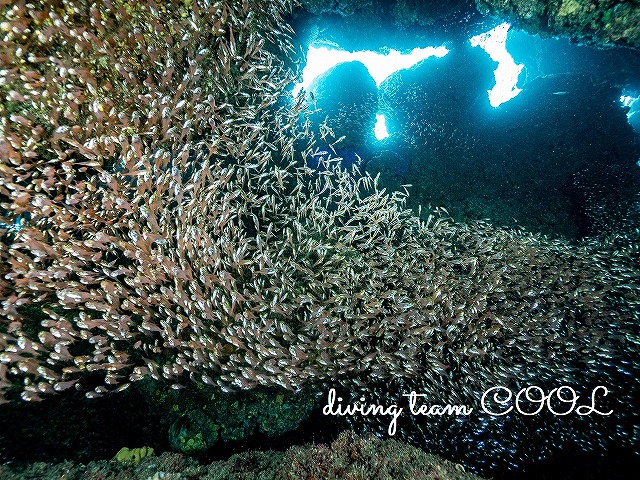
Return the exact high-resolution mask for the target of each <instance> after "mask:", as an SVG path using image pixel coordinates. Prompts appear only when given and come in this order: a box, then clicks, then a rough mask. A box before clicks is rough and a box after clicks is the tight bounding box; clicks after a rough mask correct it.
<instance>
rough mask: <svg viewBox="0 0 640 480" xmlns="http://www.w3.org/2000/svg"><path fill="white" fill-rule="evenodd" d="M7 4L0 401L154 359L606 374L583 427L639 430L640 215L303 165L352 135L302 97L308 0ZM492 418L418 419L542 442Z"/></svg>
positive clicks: (607, 431) (554, 379)
mask: <svg viewBox="0 0 640 480" xmlns="http://www.w3.org/2000/svg"><path fill="white" fill-rule="evenodd" d="M0 8H2V10H1V12H2V16H3V18H4V19H5V20H4V21H3V22H2V29H3V31H4V36H3V38H2V42H3V43H2V50H1V51H0V54H1V57H0V59H1V61H2V69H1V70H0V72H1V75H2V78H1V81H0V96H1V98H3V99H4V101H3V102H2V104H1V105H0V129H1V130H0V132H1V134H2V136H1V137H0V155H1V157H0V158H1V159H2V163H1V164H0V167H1V169H0V222H1V223H2V225H3V226H2V229H1V230H0V235H2V237H1V239H0V402H2V403H4V402H7V401H15V400H18V399H22V400H24V401H27V402H36V401H40V400H43V399H45V398H46V397H47V396H48V395H54V394H64V393H65V392H66V393H68V392H67V391H68V390H77V391H82V392H86V393H85V395H86V396H87V397H88V398H90V399H91V398H97V397H102V396H105V395H108V394H111V393H116V392H120V391H122V390H124V389H126V388H128V387H129V386H130V384H131V383H133V382H138V381H140V380H142V379H144V378H151V379H154V380H157V381H166V382H168V383H169V384H170V385H171V387H172V388H175V389H183V388H197V385H198V384H205V385H210V386H217V387H219V388H220V389H221V390H222V391H223V392H227V393H228V392H232V391H234V392H242V391H243V390H249V389H252V388H254V387H257V386H266V387H274V388H276V387H281V388H285V389H288V390H291V391H293V392H296V393H297V392H300V391H301V390H302V389H307V388H308V389H321V388H325V387H326V386H328V385H330V384H333V383H335V384H337V385H340V386H341V387H342V388H344V389H346V390H350V391H354V392H363V394H365V395H368V393H367V392H369V393H372V394H375V395H377V396H378V398H379V399H380V400H381V401H382V400H383V399H384V396H385V395H387V394H388V393H389V390H388V388H391V389H395V388H396V387H397V389H398V391H405V392H406V391H407V390H411V389H416V390H420V391H421V392H423V393H425V394H429V395H431V396H432V397H433V398H439V399H441V401H442V402H445V401H446V402H455V403H460V404H464V403H473V402H475V401H477V397H478V395H479V394H480V393H481V392H482V391H484V390H486V389H487V388H489V387H490V386H494V385H509V386H513V387H514V388H516V387H522V386H524V385H527V384H539V385H542V386H544V387H545V388H552V387H554V386H558V385H563V384H567V385H574V386H576V388H578V389H579V390H580V392H581V395H582V394H585V393H584V392H585V391H587V390H589V389H590V388H591V387H594V386H596V385H600V384H602V385H606V386H607V387H608V388H609V390H610V392H611V393H610V397H609V401H608V405H610V406H611V408H613V409H615V411H616V416H615V418H611V419H610V420H609V421H608V422H607V423H602V422H600V423H598V422H594V423H593V425H590V428H591V431H590V436H589V435H587V436H581V437H580V439H581V442H583V444H584V445H585V448H594V449H595V448H608V447H609V446H611V445H613V446H617V445H623V446H628V445H630V444H634V442H637V440H638V439H637V438H636V435H637V432H636V431H634V430H633V425H637V411H636V410H634V408H635V407H634V406H635V405H637V404H638V402H637V400H638V391H639V389H638V378H640V376H639V373H640V372H638V368H639V367H638V364H637V363H634V360H635V358H636V356H637V345H638V333H639V332H638V328H639V327H638V325H639V322H638V320H639V313H638V312H640V309H639V307H640V284H639V283H638V271H639V269H640V257H639V256H638V243H637V242H638V238H637V232H634V231H630V232H625V233H624V234H612V235H610V236H609V237H607V238H592V239H587V240H585V241H584V242H582V243H580V244H578V245H574V244H571V243H569V242H566V241H561V240H549V239H547V238H545V237H543V236H540V235H535V234H531V233H527V232H525V231H521V230H509V229H500V228H496V227H494V226H491V225H489V224H488V223H487V222H474V223H455V222H453V221H451V220H450V219H448V214H447V211H446V210H445V209H442V208H438V209H433V210H431V211H425V212H424V215H422V216H421V217H420V216H416V215H415V213H414V212H411V211H409V210H407V209H406V195H405V194H404V193H401V192H397V191H396V192H386V191H385V190H384V189H382V188H379V186H378V184H377V180H376V179H374V178H372V177H371V176H368V175H366V174H365V175H361V176H357V177H355V176H354V175H352V173H351V172H348V171H345V170H344V169H340V168H337V166H335V165H333V166H332V165H328V166H327V167H326V168H325V169H324V170H322V171H320V172H318V171H314V170H312V169H309V168H306V166H305V161H306V159H307V158H309V156H310V155H311V154H312V153H313V152H314V151H315V150H316V148H317V147H316V145H315V142H317V141H318V136H319V137H320V138H321V140H322V141H326V142H328V143H332V142H334V141H335V139H334V138H332V135H331V133H330V132H329V131H328V130H326V129H325V130H323V129H322V128H320V131H319V132H313V131H310V132H309V133H308V135H305V132H304V131H303V129H302V128H300V127H301V124H302V125H305V124H306V122H304V121H302V122H301V121H300V117H301V116H303V117H304V115H305V111H306V109H307V107H308V106H307V105H305V101H304V99H303V98H302V99H292V98H285V100H283V95H284V92H285V88H286V87H287V86H288V85H289V84H290V83H291V82H292V78H293V74H292V72H290V71H289V70H288V69H286V68H285V67H284V65H285V61H284V60H283V57H286V56H287V54H288V53H290V52H291V51H292V49H293V47H292V44H291V39H290V35H291V29H290V28H289V26H288V24H287V23H286V22H285V21H284V19H283V15H284V14H285V13H287V12H289V11H290V9H291V8H292V5H291V4H290V3H289V2H286V1H281V2H264V1H262V0H248V1H246V2H235V1H226V2H208V1H203V2H197V1H193V2H189V1H187V2H182V3H173V2H169V3H163V4H159V3H156V2H154V1H153V0H147V1H144V2H139V3H135V4H130V3H129V2H124V1H114V2H111V3H95V4H91V5H87V4H86V3H85V2H81V1H68V2H67V1H66V2H60V3H56V4H53V5H50V4H49V2H44V1H43V2H31V3H28V4H27V3H26V2H12V3H11V4H3V5H2V7H0ZM311 130H313V129H311ZM300 146H301V148H297V147H300ZM27 215H28V221H25V222H24V224H23V225H22V226H21V228H20V229H13V230H10V229H9V228H8V227H7V226H9V225H13V224H14V222H15V221H16V220H17V218H23V217H26V216H27ZM381 384H382V385H386V388H387V390H382V389H381V388H380V387H379V385H381ZM488 422H489V419H488V417H487V415H481V416H479V417H477V418H475V419H474V420H473V421H472V422H470V425H471V426H470V428H469V429H468V431H466V432H465V435H464V436H460V437H451V436H447V435H446V429H443V427H444V426H446V425H444V422H427V423H426V424H422V423H418V424H416V425H415V428H414V430H413V431H411V430H410V429H407V428H404V427H403V429H402V430H401V434H402V435H403V436H404V437H405V438H413V439H415V438H422V437H420V435H423V436H424V437H425V438H426V437H430V438H438V439H443V440H447V441H450V442H452V443H453V444H457V445H463V446H464V447H469V446H471V448H473V450H474V451H475V452H482V451H483V449H482V448H481V447H482V445H481V442H486V441H487V440H486V439H487V438H489V439H491V440H492V442H493V443H492V446H493V449H492V450H491V454H492V455H494V456H495V457H496V458H498V459H503V461H505V462H511V461H513V462H514V463H517V462H518V461H520V460H521V459H522V456H523V455H526V454H528V453H529V452H530V451H529V450H527V451H526V452H524V453H523V451H520V450H518V449H517V448H516V447H514V445H516V446H520V445H523V444H527V442H526V440H527V439H528V438H529V435H531V430H530V426H531V424H530V423H528V422H527V421H525V420H522V419H518V418H514V417H512V416H509V417H507V418H506V420H505V421H504V422H503V423H501V424H496V423H494V424H492V425H493V426H492V428H485V427H486V425H487V423H488ZM576 422H577V421H576ZM505 425H506V427H508V428H506V427H505ZM548 425H549V426H548V428H552V429H553V431H554V432H565V434H566V435H565V436H566V437H570V436H573V435H574V431H573V430H572V427H573V424H571V423H568V424H566V425H565V424H563V423H562V422H558V421H556V422H549V423H548ZM567 425H568V426H567ZM581 425H582V427H584V423H582V424H581ZM540 431H541V432H545V433H548V432H549V430H548V429H547V430H544V429H541V430H540ZM485 432H488V433H485ZM196 435H197V434H196ZM487 435H488V437H487ZM576 435H577V434H576ZM178 436H179V432H178ZM434 436H435V437H434ZM185 438H186V437H185ZM513 438H515V439H516V440H517V441H515V442H512V441H511V440H512V439H513ZM563 438H564V437H563ZM197 440H199V439H198V438H196V441H197ZM188 442H189V439H186V443H187V444H188ZM192 444H193V442H192ZM559 445H563V443H562V442H561V441H560V440H558V445H554V444H552V445H551V446H549V445H548V444H545V446H544V448H542V447H541V448H542V451H537V450H535V448H534V449H533V453H532V455H537V454H544V453H547V452H548V449H549V448H553V447H557V446H559ZM547 447H548V448H547Z"/></svg>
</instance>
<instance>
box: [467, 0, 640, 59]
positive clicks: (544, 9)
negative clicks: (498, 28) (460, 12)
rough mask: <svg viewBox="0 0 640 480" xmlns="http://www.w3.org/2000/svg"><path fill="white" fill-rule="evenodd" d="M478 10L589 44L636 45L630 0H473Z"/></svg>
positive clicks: (636, 9) (639, 42)
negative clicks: (602, 0) (552, 0)
mask: <svg viewBox="0 0 640 480" xmlns="http://www.w3.org/2000/svg"><path fill="white" fill-rule="evenodd" d="M476 4H477V5H478V9H479V10H480V11H481V12H482V13H488V14H490V15H493V16H496V17H500V18H502V19H504V20H506V21H508V22H511V23H513V25H515V26H516V27H518V28H522V29H524V30H527V31H529V32H530V33H538V34H540V35H543V36H553V35H564V36H568V37H570V38H571V39H572V40H574V41H576V42H580V43H584V44H589V45H598V46H613V45H618V46H624V47H632V48H635V49H639V48H640V23H639V22H638V18H639V17H640V5H638V2H635V1H633V0H627V1H622V2H618V1H612V0H608V1H604V2H592V1H588V0H559V1H554V2H549V1H547V0H535V1H531V0H476Z"/></svg>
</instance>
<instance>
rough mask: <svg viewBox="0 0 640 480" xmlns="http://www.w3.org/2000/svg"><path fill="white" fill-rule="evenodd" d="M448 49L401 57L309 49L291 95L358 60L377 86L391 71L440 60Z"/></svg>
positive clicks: (416, 50) (394, 53)
mask: <svg viewBox="0 0 640 480" xmlns="http://www.w3.org/2000/svg"><path fill="white" fill-rule="evenodd" d="M448 52H449V50H447V49H446V48H445V47H426V48H414V49H413V50H412V51H411V53H407V54H403V53H400V52H399V51H397V50H390V51H389V53H387V54H386V55H383V54H381V53H378V52H372V51H369V50H365V51H360V52H347V51H346V50H338V49H333V48H331V49H330V48H327V47H309V52H308V53H307V64H306V65H305V67H304V69H303V70H302V82H301V83H298V84H297V85H296V86H295V87H294V88H293V95H294V96H296V95H297V94H298V92H300V90H301V89H302V88H304V89H305V90H308V89H309V85H311V82H313V80H314V79H315V78H316V77H318V76H319V75H322V74H323V73H324V72H326V71H327V70H329V69H330V68H332V67H335V66H336V65H338V64H339V63H343V62H352V61H358V62H362V63H363V64H364V66H365V67H367V70H369V74H370V75H371V76H372V77H373V80H374V81H375V82H376V86H378V87H379V86H380V84H381V83H382V82H383V81H384V79H385V78H387V77H388V76H389V75H391V74H392V73H394V72H397V71H398V70H402V69H405V68H410V67H412V66H414V65H415V64H416V63H418V62H420V61H422V60H424V59H425V58H429V57H431V56H435V57H444V56H445V55H446V54H447V53H448Z"/></svg>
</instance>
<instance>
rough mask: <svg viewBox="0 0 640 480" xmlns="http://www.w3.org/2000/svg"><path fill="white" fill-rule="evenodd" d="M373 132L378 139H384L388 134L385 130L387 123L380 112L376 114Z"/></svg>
mask: <svg viewBox="0 0 640 480" xmlns="http://www.w3.org/2000/svg"><path fill="white" fill-rule="evenodd" d="M373 134H374V135H375V136H376V138H377V139H378V140H384V139H385V138H387V137H388V136H389V132H387V123H386V121H385V118H384V115H383V114H381V113H378V114H377V115H376V126H375V127H374V129H373Z"/></svg>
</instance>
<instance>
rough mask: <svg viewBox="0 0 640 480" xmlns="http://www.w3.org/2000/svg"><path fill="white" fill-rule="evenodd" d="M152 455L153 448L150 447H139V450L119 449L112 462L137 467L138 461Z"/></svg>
mask: <svg viewBox="0 0 640 480" xmlns="http://www.w3.org/2000/svg"><path fill="white" fill-rule="evenodd" d="M152 455H153V448H151V447H140V448H127V447H123V448H121V449H120V450H119V451H118V453H116V456H115V457H114V460H115V461H116V462H118V463H120V464H122V465H126V466H133V467H135V466H137V465H138V464H140V460H142V459H143V458H145V457H150V456H152Z"/></svg>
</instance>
